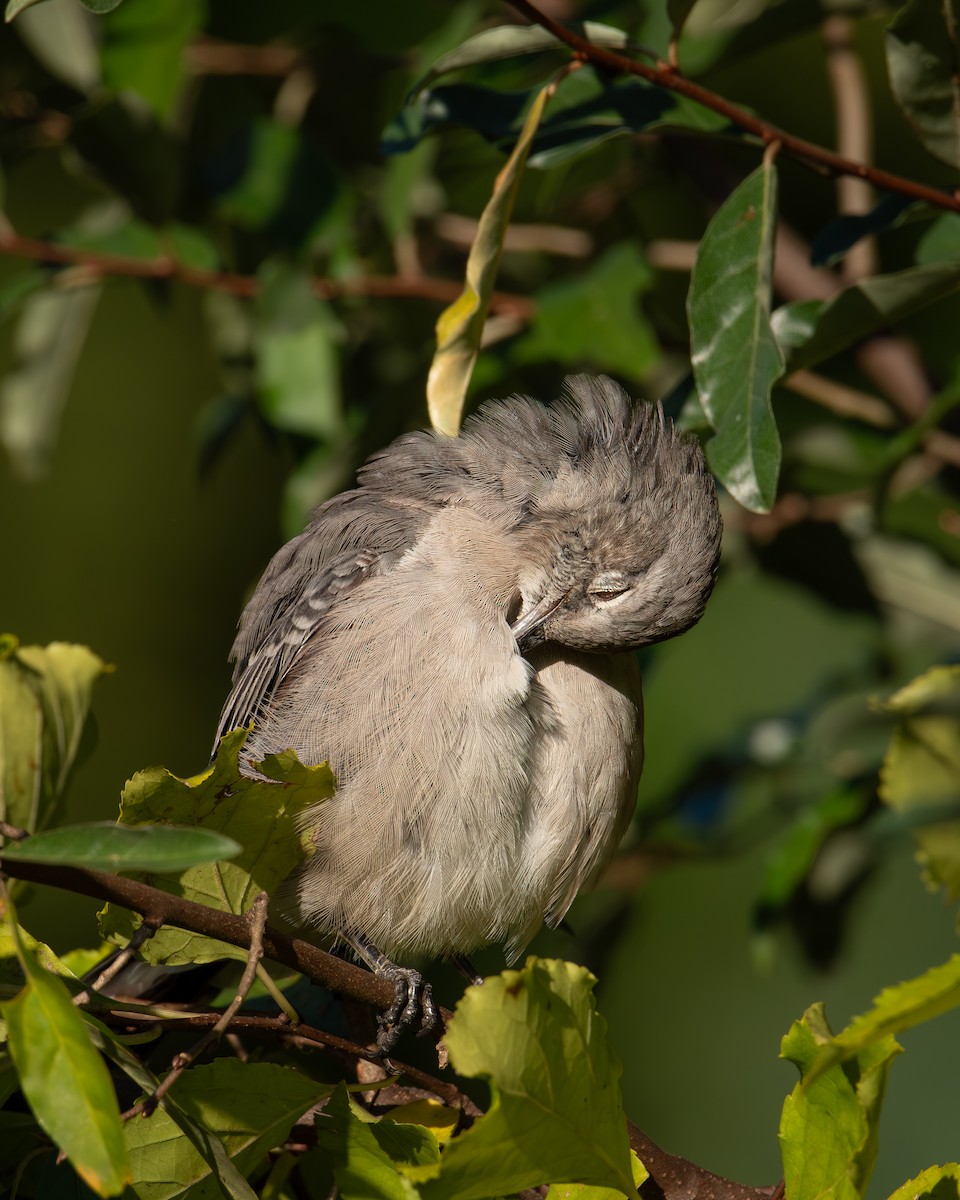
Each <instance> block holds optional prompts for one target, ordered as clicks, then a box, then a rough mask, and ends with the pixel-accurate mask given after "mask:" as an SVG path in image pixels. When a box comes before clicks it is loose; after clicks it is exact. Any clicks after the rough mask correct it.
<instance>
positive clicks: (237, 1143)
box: [124, 1058, 332, 1200]
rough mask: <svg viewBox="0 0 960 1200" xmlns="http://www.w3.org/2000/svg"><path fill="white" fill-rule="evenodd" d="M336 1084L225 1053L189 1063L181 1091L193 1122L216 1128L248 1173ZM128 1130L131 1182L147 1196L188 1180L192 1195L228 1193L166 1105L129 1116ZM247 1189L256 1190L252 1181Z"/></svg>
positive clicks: (162, 1199)
mask: <svg viewBox="0 0 960 1200" xmlns="http://www.w3.org/2000/svg"><path fill="white" fill-rule="evenodd" d="M331 1090H332V1087H331V1085H329V1084H322V1083H317V1082H316V1081H315V1080H313V1079H310V1078H309V1077H308V1076H306V1075H303V1074H301V1073H300V1072H299V1071H293V1070H291V1069H290V1068H289V1067H286V1066H280V1065H278V1064H276V1063H265V1062H261V1063H257V1062H250V1063H241V1062H240V1061H238V1060H237V1059H235V1058H218V1059H216V1060H215V1061H214V1062H212V1063H210V1064H209V1065H204V1066H199V1067H191V1068H190V1069H188V1070H187V1071H185V1072H184V1073H183V1075H182V1076H181V1078H180V1079H179V1080H178V1081H177V1085H176V1089H175V1092H174V1094H175V1097H176V1103H177V1105H178V1106H179V1108H180V1109H181V1111H182V1112H183V1113H184V1115H185V1116H186V1117H187V1119H188V1120H189V1121H190V1122H191V1123H192V1124H193V1126H194V1127H195V1128H196V1129H199V1130H206V1131H209V1133H211V1134H213V1136H214V1137H215V1138H216V1139H217V1140H218V1141H220V1142H221V1144H222V1145H223V1147H224V1149H225V1150H226V1152H227V1154H228V1155H229V1157H230V1160H231V1161H232V1163H233V1165H234V1167H235V1168H236V1169H237V1171H239V1173H240V1175H241V1176H246V1175H249V1174H250V1173H251V1172H252V1171H253V1170H254V1168H255V1167H256V1166H257V1165H258V1163H260V1162H261V1161H262V1160H263V1158H264V1157H265V1156H266V1155H267V1154H268V1153H269V1151H270V1150H272V1149H273V1148H274V1147H275V1146H278V1145H282V1143H283V1141H284V1140H285V1138H286V1136H287V1134H288V1133H289V1132H290V1129H291V1128H292V1127H293V1125H294V1123H295V1122H296V1121H297V1120H299V1118H300V1117H301V1116H302V1115H303V1114H304V1113H305V1112H307V1110H308V1109H310V1108H311V1107H312V1106H313V1105H315V1104H317V1103H319V1102H320V1101H321V1100H323V1099H324V1098H325V1097H326V1096H328V1095H329V1094H330V1092H331ZM124 1136H125V1138H126V1142H127V1148H128V1151H129V1155H130V1165H131V1168H132V1173H133V1183H132V1184H131V1190H132V1192H133V1194H134V1195H136V1196H137V1197H138V1198H139V1200H171V1198H172V1197H174V1196H179V1195H180V1194H181V1193H182V1192H183V1191H184V1190H185V1189H186V1188H187V1187H190V1188H191V1191H190V1198H191V1200H218V1198H219V1197H220V1195H221V1192H220V1189H219V1187H218V1185H217V1180H216V1178H215V1177H214V1175H213V1174H212V1173H211V1167H210V1163H209V1162H208V1161H207V1160H206V1159H205V1158H204V1157H203V1156H202V1155H201V1154H200V1153H199V1151H198V1150H197V1148H196V1147H195V1146H194V1145H193V1144H192V1142H191V1140H190V1138H189V1137H187V1136H186V1134H185V1133H184V1132H183V1131H182V1129H181V1128H180V1127H179V1126H178V1124H177V1122H176V1121H175V1120H174V1118H173V1117H172V1116H171V1114H170V1113H169V1111H166V1110H165V1109H164V1108H160V1109H158V1110H157V1111H156V1112H155V1113H153V1115H152V1116H150V1117H149V1118H139V1119H137V1120H134V1121H128V1122H127V1123H126V1125H125V1126H124ZM245 1192H246V1194H247V1195H248V1196H253V1192H252V1191H251V1190H250V1189H249V1188H245ZM231 1194H234V1195H235V1194H236V1192H234V1191H231Z"/></svg>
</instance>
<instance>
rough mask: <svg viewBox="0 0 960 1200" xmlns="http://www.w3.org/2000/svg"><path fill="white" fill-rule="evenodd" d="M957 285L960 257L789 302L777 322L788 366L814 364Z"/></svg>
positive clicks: (779, 311) (958, 288)
mask: <svg viewBox="0 0 960 1200" xmlns="http://www.w3.org/2000/svg"><path fill="white" fill-rule="evenodd" d="M957 291H960V263H957V262H953V263H944V264H938V265H935V266H926V267H908V268H907V269H906V270H903V271H894V272H892V273H891V274H889V275H872V276H869V277H868V278H866V279H862V280H860V282H859V283H856V284H854V285H853V286H852V287H848V288H844V289H843V291H841V292H838V293H837V294H836V295H835V296H831V297H830V299H829V300H824V301H816V300H802V301H799V302H798V303H796V304H785V305H783V307H782V308H778V309H777V310H776V312H775V313H774V314H773V317H772V324H773V330H774V333H775V335H776V338H777V341H778V342H779V343H780V345H781V346H782V347H783V348H784V350H785V351H786V359H787V363H786V370H787V372H788V373H789V372H792V371H799V370H800V369H801V368H802V367H811V366H814V365H815V364H816V363H818V362H822V361H823V360H824V359H827V358H831V357H832V356H833V355H834V354H839V353H840V351H841V350H846V348H847V347H848V346H850V345H852V344H853V343H854V342H857V341H859V340H860V339H861V338H864V337H867V336H868V334H871V333H875V332H876V331H877V330H878V329H882V328H885V327H886V326H888V325H894V324H896V322H897V321H901V320H903V318H904V317H908V316H910V314H911V313H914V312H917V311H918V310H919V309H921V308H923V307H925V306H926V305H927V304H932V303H933V302H934V301H936V300H942V299H944V298H945V297H947V296H952V295H953V294H954V293H955V292H957Z"/></svg>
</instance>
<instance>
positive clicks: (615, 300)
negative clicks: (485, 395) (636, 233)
mask: <svg viewBox="0 0 960 1200" xmlns="http://www.w3.org/2000/svg"><path fill="white" fill-rule="evenodd" d="M652 282H653V272H652V271H651V270H650V268H649V267H648V266H647V264H646V263H645V262H644V260H643V257H642V255H641V254H640V251H639V250H638V249H637V247H636V246H635V245H633V243H631V242H620V243H618V244H617V245H615V246H612V247H611V248H610V249H609V250H608V251H607V252H606V253H605V254H604V255H602V256H601V257H600V258H599V259H598V260H597V261H596V262H595V263H593V264H592V266H591V267H590V268H589V269H588V270H587V271H586V272H584V274H583V275H581V276H580V277H578V278H575V279H565V280H562V281H559V282H557V283H552V284H549V285H548V286H547V287H545V288H543V289H542V290H541V291H540V292H538V293H537V295H536V310H535V313H534V318H533V321H532V323H531V325H530V329H529V331H528V332H527V333H526V334H525V335H524V337H522V338H521V339H520V340H519V341H518V342H517V346H516V350H515V353H514V357H515V360H516V361H517V362H555V363H562V364H564V365H567V366H580V365H587V364H588V365H590V366H591V367H594V368H596V369H597V370H600V371H611V372H615V373H617V374H619V375H625V376H627V377H628V378H630V379H638V380H639V379H642V378H643V377H644V376H645V375H646V374H647V372H648V371H649V370H650V369H651V368H652V367H653V366H655V365H656V363H657V362H658V361H659V358H660V350H659V343H658V341H657V338H656V336H655V334H654V332H653V330H652V329H651V328H650V325H649V324H648V323H647V321H646V319H645V318H644V316H643V314H642V312H641V310H640V306H639V303H638V300H639V296H640V295H641V293H643V292H645V291H646V290H647V289H648V288H649V287H650V285H651V283H652Z"/></svg>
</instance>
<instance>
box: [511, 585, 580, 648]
mask: <svg viewBox="0 0 960 1200" xmlns="http://www.w3.org/2000/svg"><path fill="white" fill-rule="evenodd" d="M565 599H566V593H564V594H563V595H562V596H555V595H551V594H549V593H548V594H547V595H546V596H544V597H543V599H542V600H538V601H537V603H536V604H535V605H534V606H533V608H531V609H528V610H527V611H526V612H525V613H523V615H522V616H519V617H517V619H516V620H515V621H514V622H513V624H512V625H511V626H510V632H511V633H512V634H513V636H514V637H515V638H516V641H517V646H518V647H519V648H520V653H521V654H524V653H526V651H527V650H532V649H533V647H534V646H539V645H540V643H541V642H543V641H545V638H544V636H543V631H542V627H543V623H544V621H546V620H548V618H550V617H551V616H553V614H554V613H555V612H556V611H557V609H558V608H559V607H560V605H561V604H562V603H563V602H564V600H565Z"/></svg>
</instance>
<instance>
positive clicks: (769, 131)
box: [507, 0, 960, 212]
mask: <svg viewBox="0 0 960 1200" xmlns="http://www.w3.org/2000/svg"><path fill="white" fill-rule="evenodd" d="M507 3H509V4H510V5H511V6H512V7H513V8H515V9H516V10H517V11H518V12H520V13H522V14H523V15H524V16H525V17H527V19H528V20H530V21H531V22H532V23H533V24H535V25H539V26H541V27H542V28H543V29H546V30H547V31H548V32H550V33H552V34H553V36H554V37H555V38H557V40H558V41H561V42H563V43H564V44H565V45H567V46H569V47H570V49H571V50H573V51H574V52H575V53H576V54H577V56H578V57H579V58H581V59H583V60H584V61H586V62H590V63H594V64H595V65H596V66H598V67H602V68H603V69H604V70H605V71H610V72H612V73H613V74H616V75H638V76H639V77H640V78H641V79H645V80H646V81H647V82H648V83H653V84H656V85H657V86H658V87H662V88H665V89H667V90H668V91H671V92H677V93H678V94H679V95H681V96H686V97H687V98H688V99H690V100H695V101H696V102H697V103H698V104H702V105H703V106H704V107H705V108H709V109H711V110H712V111H713V112H716V113H719V114H720V115H721V116H722V117H726V119H727V120H728V121H731V122H732V123H733V124H734V125H738V126H739V127H740V128H741V129H743V130H745V131H746V132H747V133H752V134H753V135H754V136H755V137H757V138H759V139H760V140H761V141H762V142H763V143H764V144H765V145H770V143H771V142H780V143H781V146H782V149H783V150H784V152H785V153H787V154H790V155H792V156H793V157H794V158H798V159H801V160H802V161H804V162H806V163H809V164H812V165H814V166H817V167H820V168H821V169H823V170H825V171H828V172H829V173H830V174H832V175H851V176H854V177H855V178H857V179H866V180H869V182H870V183H872V184H873V185H874V187H878V188H884V189H885V190H886V191H888V192H898V193H899V194H900V195H902V196H911V197H913V199H915V200H925V201H926V202H927V203H928V204H933V205H935V206H936V207H937V208H945V209H948V210H949V211H950V212H960V194H958V193H954V194H950V193H948V192H944V191H940V190H939V189H938V188H933V187H927V186H926V185H925V184H922V183H917V182H916V181H915V180H913V179H905V178H904V177H903V176H901V175H894V174H892V173H891V172H889V171H881V170H879V169H878V168H877V167H871V166H868V165H867V164H866V163H863V162H859V161H857V160H856V159H852V158H847V157H846V156H845V155H842V154H836V153H834V152H833V151H832V150H827V149H826V148H825V147H824V146H818V145H817V144H816V143H815V142H808V141H807V140H806V139H805V138H800V137H796V136H795V135H794V134H792V133H788V132H787V131H786V130H785V129H779V128H777V126H775V125H771V124H770V123H769V122H767V121H763V120H761V119H760V118H759V117H755V116H754V115H753V114H752V113H749V112H747V111H746V110H745V109H742V108H740V107H739V106H738V105H736V104H732V103H731V102H730V101H729V100H726V99H724V97H723V96H718V95H717V94H716V93H715V92H711V91H710V90H709V89H708V88H705V87H702V86H701V85H700V84H698V83H694V82H693V81H692V80H690V79H687V78H685V77H684V76H683V75H681V74H680V72H679V71H678V70H677V68H676V67H675V66H671V65H670V64H669V63H663V62H660V63H657V64H656V65H655V66H648V65H647V64H646V63H642V62H636V61H635V60H634V59H631V58H625V57H624V56H623V55H622V54H617V53H616V52H615V51H613V50H607V49H605V48H604V47H602V46H595V45H594V44H593V43H592V42H589V41H587V39H586V38H582V37H580V35H579V34H577V33H574V32H573V31H572V30H570V29H566V28H565V27H564V26H563V25H561V24H560V23H559V22H558V21H555V20H553V18H552V17H548V16H547V15H546V14H545V13H542V12H540V10H539V9H538V8H536V7H535V5H533V4H531V3H530V0H507Z"/></svg>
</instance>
